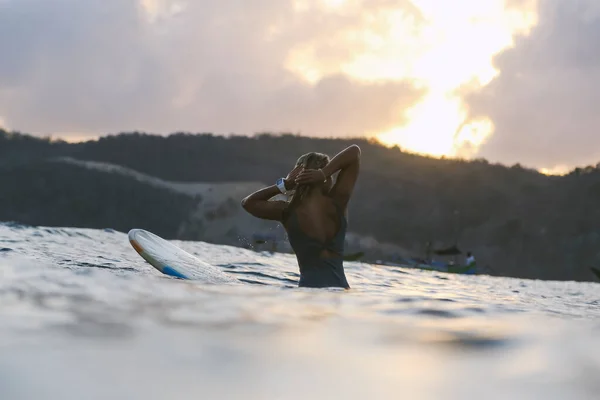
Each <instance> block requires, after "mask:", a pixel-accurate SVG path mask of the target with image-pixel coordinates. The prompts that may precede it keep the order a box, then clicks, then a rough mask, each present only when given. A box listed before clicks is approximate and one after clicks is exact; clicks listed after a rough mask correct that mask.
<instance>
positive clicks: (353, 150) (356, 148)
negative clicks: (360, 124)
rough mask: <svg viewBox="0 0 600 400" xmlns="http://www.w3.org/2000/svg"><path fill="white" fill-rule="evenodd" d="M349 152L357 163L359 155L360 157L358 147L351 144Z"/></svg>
mask: <svg viewBox="0 0 600 400" xmlns="http://www.w3.org/2000/svg"><path fill="white" fill-rule="evenodd" d="M350 150H351V151H352V154H353V155H354V158H356V160H357V161H358V160H360V155H361V150H360V147H359V146H358V145H357V144H353V145H352V146H350Z"/></svg>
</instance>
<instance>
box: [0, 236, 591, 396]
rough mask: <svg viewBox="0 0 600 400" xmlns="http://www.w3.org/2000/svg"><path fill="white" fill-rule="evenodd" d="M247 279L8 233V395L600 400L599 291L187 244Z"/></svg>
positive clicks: (0, 361)
mask: <svg viewBox="0 0 600 400" xmlns="http://www.w3.org/2000/svg"><path fill="white" fill-rule="evenodd" d="M176 244H177V245H180V246H181V247H183V248H184V249H185V250H187V251H189V252H191V253H192V254H195V255H196V256H198V257H200V258H202V259H203V260H205V261H207V262H210V263H212V264H213V265H216V266H219V267H220V268H222V269H223V270H224V271H226V272H227V273H229V274H231V275H232V276H235V277H236V278H238V279H241V280H243V281H244V282H246V283H247V284H246V285H242V286H238V285H235V286H227V285H222V286H215V285H202V284H198V283H194V282H185V281H179V280H175V279H172V278H169V277H166V276H163V275H161V274H159V273H158V271H156V270H155V269H154V268H152V267H151V266H149V265H148V264H146V263H145V262H144V261H143V260H142V259H141V258H140V257H139V256H138V255H137V254H136V253H135V251H134V250H133V249H132V248H131V247H130V246H129V243H128V241H127V236H126V235H125V234H123V233H118V232H113V231H110V230H107V231H102V230H87V229H55V228H27V227H21V226H18V225H12V226H11V225H0V248H1V249H2V251H0V318H1V321H2V323H1V324H0V398H1V399H61V400H65V399H198V398H209V399H216V398H219V399H237V398H243V399H306V398H318V399H321V398H327V399H332V398H333V399H336V398H349V399H369V400H372V399H396V398H405V399H442V398H443V399H449V398H450V399H540V398H543V399H597V398H598V394H599V393H600V380H598V376H600V323H599V322H598V321H599V317H600V285H598V284H594V283H575V282H541V281H527V280H520V279H509V278H493V277H488V276H459V275H446V274H442V273H435V272H426V271H415V270H405V269H400V268H389V267H382V266H373V265H368V264H361V263H349V264H348V268H347V275H348V279H349V281H350V284H351V285H352V287H353V289H351V290H349V291H344V290H314V289H299V288H296V282H297V279H298V274H297V269H296V264H295V259H294V258H293V256H288V255H270V254H266V253H265V254H263V253H255V252H252V251H248V250H243V249H238V248H234V247H226V246H215V245H209V244H206V243H192V242H185V243H181V242H176Z"/></svg>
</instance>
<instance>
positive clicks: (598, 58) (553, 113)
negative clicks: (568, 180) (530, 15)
mask: <svg viewBox="0 0 600 400" xmlns="http://www.w3.org/2000/svg"><path fill="white" fill-rule="evenodd" d="M513 3H516V1H514V0H513ZM539 7H540V8H539V13H538V20H539V22H538V25H537V26H536V27H535V28H534V29H533V30H532V31H531V33H530V34H529V35H528V36H522V37H519V38H518V39H517V40H516V42H515V45H514V47H513V48H511V49H508V50H506V51H504V52H502V53H501V54H499V55H498V56H497V57H496V58H495V60H494V63H495V66H496V68H498V69H499V70H500V75H499V76H498V77H497V78H496V79H495V80H493V81H492V82H491V83H490V84H489V85H487V86H486V87H484V88H483V89H481V90H479V91H477V92H474V93H471V94H470V95H468V96H467V97H466V101H467V103H468V107H469V109H470V114H471V117H473V118H478V117H486V116H487V117H489V118H490V119H491V120H492V122H493V124H494V126H495V133H494V134H493V135H492V136H491V138H490V139H489V140H488V141H487V142H486V143H485V144H484V145H483V146H482V147H481V148H480V149H479V154H478V155H479V156H482V157H486V158H489V159H492V160H498V161H502V162H505V163H516V162H521V163H524V164H526V165H528V166H534V167H537V168H549V169H552V168H555V167H557V166H561V165H562V166H564V165H570V166H574V165H581V164H596V163H597V162H598V161H600V113H599V112H598V104H600V5H599V3H598V2H597V1H595V0H568V1H564V0H545V1H542V2H540V4H539Z"/></svg>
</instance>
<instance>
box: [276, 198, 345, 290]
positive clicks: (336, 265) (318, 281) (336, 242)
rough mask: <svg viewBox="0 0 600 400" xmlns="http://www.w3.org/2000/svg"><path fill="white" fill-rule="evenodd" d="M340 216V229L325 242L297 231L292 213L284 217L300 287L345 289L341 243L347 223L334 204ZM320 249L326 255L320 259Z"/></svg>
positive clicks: (299, 230)
mask: <svg viewBox="0 0 600 400" xmlns="http://www.w3.org/2000/svg"><path fill="white" fill-rule="evenodd" d="M334 204H335V207H336V211H337V214H338V215H339V217H340V220H341V221H340V229H339V230H338V232H337V233H336V234H335V236H334V237H333V238H332V239H331V240H328V241H327V242H321V241H320V240H318V239H315V238H311V237H310V236H308V235H307V234H306V233H304V232H303V231H302V229H301V228H300V224H299V221H298V215H297V214H296V213H295V212H293V211H292V213H291V214H290V215H289V216H288V218H287V223H286V230H287V233H288V238H289V241H290V245H291V246H292V248H293V249H294V252H295V253H296V257H297V259H298V265H299V267H300V282H299V283H298V286H300V287H313V288H324V287H341V288H345V289H348V288H350V285H348V281H347V280H346V275H345V274H344V265H343V262H344V258H343V254H344V241H345V237H346V228H347V226H348V223H347V221H346V217H345V216H344V212H343V210H342V209H341V207H340V206H339V205H338V204H337V203H335V202H334ZM323 250H327V252H328V253H329V255H328V256H327V257H323V256H322V254H323Z"/></svg>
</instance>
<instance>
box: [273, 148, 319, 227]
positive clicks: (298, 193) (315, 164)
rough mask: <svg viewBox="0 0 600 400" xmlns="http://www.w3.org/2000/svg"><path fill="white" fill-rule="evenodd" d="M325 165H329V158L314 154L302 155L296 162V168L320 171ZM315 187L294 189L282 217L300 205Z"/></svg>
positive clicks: (308, 186) (307, 186)
mask: <svg viewBox="0 0 600 400" xmlns="http://www.w3.org/2000/svg"><path fill="white" fill-rule="evenodd" d="M327 164H329V156H328V155H327V154H323V153H315V152H310V153H306V154H303V155H302V156H300V158H298V161H296V167H298V166H302V167H303V168H304V169H321V168H324V167H325V166H326V165H327ZM316 185H318V184H312V185H300V186H298V187H296V190H295V191H294V194H293V195H292V198H291V199H290V201H289V203H288V206H287V207H286V210H285V213H284V215H285V216H287V215H289V213H290V212H291V211H292V210H294V209H295V208H296V207H298V205H300V203H302V200H304V198H305V197H306V195H307V194H308V192H309V191H310V189H311V187H314V186H316Z"/></svg>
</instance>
